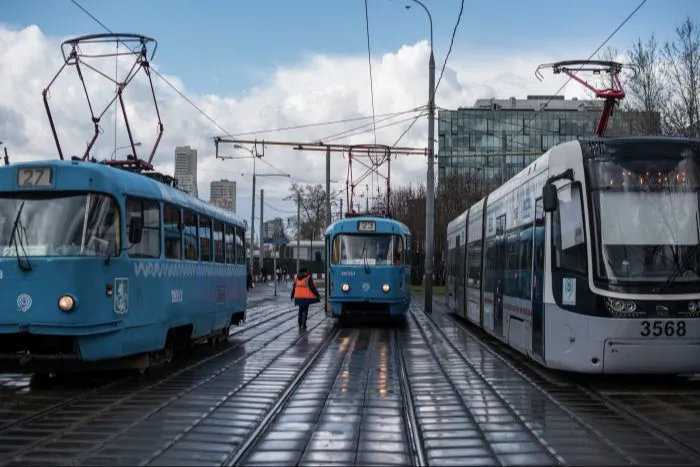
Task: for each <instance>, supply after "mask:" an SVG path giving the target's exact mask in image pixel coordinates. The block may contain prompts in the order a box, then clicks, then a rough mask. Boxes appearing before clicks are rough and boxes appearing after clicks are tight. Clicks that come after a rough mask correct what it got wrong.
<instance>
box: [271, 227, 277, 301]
mask: <svg viewBox="0 0 700 467" xmlns="http://www.w3.org/2000/svg"><path fill="white" fill-rule="evenodd" d="M276 240H277V239H276V238H274V239H273V241H274V242H275V243H273V244H272V269H274V270H275V297H276V296H277V242H276Z"/></svg>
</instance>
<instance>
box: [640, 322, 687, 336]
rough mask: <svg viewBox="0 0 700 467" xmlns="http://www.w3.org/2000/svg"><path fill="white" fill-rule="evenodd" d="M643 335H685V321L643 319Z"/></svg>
mask: <svg viewBox="0 0 700 467" xmlns="http://www.w3.org/2000/svg"><path fill="white" fill-rule="evenodd" d="M641 325H642V328H641V330H640V334H641V335H642V337H649V336H654V337H661V336H665V337H674V336H676V337H683V336H685V334H686V332H687V331H686V327H685V321H660V320H659V321H642V323H641Z"/></svg>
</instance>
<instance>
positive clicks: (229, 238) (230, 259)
mask: <svg viewBox="0 0 700 467" xmlns="http://www.w3.org/2000/svg"><path fill="white" fill-rule="evenodd" d="M224 243H225V244H226V263H228V264H236V261H237V259H236V242H235V241H234V234H233V226H232V225H228V224H226V235H225V236H224Z"/></svg>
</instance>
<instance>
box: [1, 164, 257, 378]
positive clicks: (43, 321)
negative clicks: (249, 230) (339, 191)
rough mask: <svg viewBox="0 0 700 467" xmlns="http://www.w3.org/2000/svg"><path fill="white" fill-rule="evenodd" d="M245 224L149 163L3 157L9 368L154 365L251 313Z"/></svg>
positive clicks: (5, 364)
mask: <svg viewBox="0 0 700 467" xmlns="http://www.w3.org/2000/svg"><path fill="white" fill-rule="evenodd" d="M244 238H245V224H244V223H243V221H241V220H240V219H239V218H238V217H236V216H235V215H233V214H231V213H229V212H227V211H224V210H222V209H219V208H216V207H214V206H212V205H210V204H208V203H205V202H203V201H200V200H198V199H196V198H194V197H192V196H189V195H188V194H186V193H184V192H182V191H180V190H178V189H176V188H173V187H170V186H168V185H166V184H164V183H161V182H159V181H156V180H154V179H152V178H150V177H148V176H146V175H142V174H138V173H134V172H129V171H126V170H122V169H118V168H113V167H110V166H107V165H103V164H98V163H94V162H83V161H45V162H32V163H21V164H13V165H10V166H5V167H0V291H1V292H0V370H4V371H34V372H38V373H40V374H41V373H48V372H60V371H77V370H83V369H95V368H98V369H102V370H104V369H118V368H139V369H144V368H148V367H150V366H152V365H154V364H158V363H162V362H163V361H168V360H169V359H170V358H171V357H172V355H173V353H174V352H175V351H177V350H180V349H185V348H187V347H188V346H189V345H190V343H191V342H192V341H193V340H200V339H204V338H207V339H210V340H211V342H213V343H218V342H220V341H221V340H222V339H225V338H227V337H228V332H229V328H230V326H231V325H235V324H240V323H241V322H242V321H244V320H245V313H246V297H247V289H246V269H247V268H246V256H245V243H244Z"/></svg>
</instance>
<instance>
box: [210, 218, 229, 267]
mask: <svg viewBox="0 0 700 467" xmlns="http://www.w3.org/2000/svg"><path fill="white" fill-rule="evenodd" d="M224 232H225V231H224V223H223V222H222V221H220V220H219V219H213V224H212V238H213V246H214V262H215V263H218V264H226V253H225V250H224V248H225V243H224Z"/></svg>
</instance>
